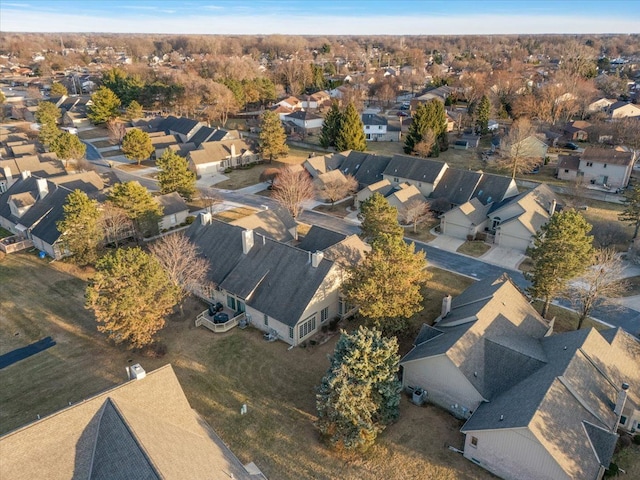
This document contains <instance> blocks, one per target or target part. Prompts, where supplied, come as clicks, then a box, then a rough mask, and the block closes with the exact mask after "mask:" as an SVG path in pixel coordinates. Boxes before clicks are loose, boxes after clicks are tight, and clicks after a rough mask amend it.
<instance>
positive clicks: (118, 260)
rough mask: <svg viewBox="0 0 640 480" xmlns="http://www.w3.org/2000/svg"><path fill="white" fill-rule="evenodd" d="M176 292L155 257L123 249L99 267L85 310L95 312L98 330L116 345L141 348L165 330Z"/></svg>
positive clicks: (139, 250)
mask: <svg viewBox="0 0 640 480" xmlns="http://www.w3.org/2000/svg"><path fill="white" fill-rule="evenodd" d="M175 288H176V287H174V286H173V285H172V284H171V282H170V281H169V277H168V275H167V274H166V272H165V271H164V270H163V268H162V267H161V266H160V264H159V263H158V261H157V260H156V259H155V258H154V257H152V256H150V255H148V254H146V253H145V252H143V251H142V250H141V249H140V248H139V247H136V248H131V249H123V248H120V249H118V250H116V251H115V252H112V253H108V254H107V255H105V256H104V257H102V258H101V259H100V260H98V262H97V263H96V274H95V276H94V277H93V279H92V281H91V282H90V284H89V286H88V287H87V291H86V299H87V301H86V307H87V308H89V309H91V310H93V312H94V314H95V316H96V321H97V322H98V324H99V325H98V330H99V331H101V332H104V333H107V334H108V336H109V338H110V339H111V340H113V341H114V342H115V343H126V344H128V346H129V347H130V348H142V347H145V346H147V345H149V344H151V343H152V342H153V337H154V335H155V334H156V332H157V331H158V330H160V329H161V328H162V327H163V326H164V323H165V322H164V316H165V315H167V314H168V313H169V312H171V309H172V308H173V307H174V305H175V304H176V294H175V291H174V290H175Z"/></svg>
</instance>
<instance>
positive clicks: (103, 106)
mask: <svg viewBox="0 0 640 480" xmlns="http://www.w3.org/2000/svg"><path fill="white" fill-rule="evenodd" d="M91 102H92V105H90V106H89V107H88V108H87V117H89V120H91V121H92V122H93V123H94V124H96V125H98V124H100V123H107V122H108V121H109V120H111V119H112V118H116V117H117V116H118V114H119V113H120V103H121V101H120V99H119V98H118V97H117V95H116V94H115V93H113V92H112V91H111V90H109V89H108V88H107V87H100V88H99V89H98V90H96V92H95V93H94V94H93V95H91Z"/></svg>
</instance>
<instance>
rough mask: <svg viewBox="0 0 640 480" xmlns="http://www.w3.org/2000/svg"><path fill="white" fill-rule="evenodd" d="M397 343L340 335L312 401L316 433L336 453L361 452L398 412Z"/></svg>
mask: <svg viewBox="0 0 640 480" xmlns="http://www.w3.org/2000/svg"><path fill="white" fill-rule="evenodd" d="M399 359H400V357H399V356H398V342H397V340H396V339H395V338H385V337H383V336H382V334H381V333H380V332H379V331H377V330H370V329H368V328H365V327H360V328H359V329H358V330H356V331H355V332H353V333H352V334H348V333H346V332H342V334H341V335H340V339H339V340H338V343H337V344H336V348H335V350H334V353H333V355H332V356H331V366H330V367H329V369H328V371H327V373H326V375H325V376H324V377H323V378H322V383H321V384H320V386H319V387H318V394H317V395H316V407H317V411H318V420H317V421H316V427H317V428H318V430H319V431H320V433H321V434H322V436H323V437H324V438H325V439H326V441H327V442H328V443H329V445H331V446H332V447H333V448H336V449H337V450H357V451H365V450H367V449H368V448H369V447H370V446H371V445H373V443H374V441H375V439H376V437H377V436H378V434H379V433H380V432H382V431H383V430H384V428H385V427H386V426H387V425H388V424H390V423H392V422H393V421H395V420H396V419H397V418H398V416H399V412H400V391H401V384H400V381H399V380H398V362H399Z"/></svg>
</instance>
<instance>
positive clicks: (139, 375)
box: [128, 363, 147, 380]
mask: <svg viewBox="0 0 640 480" xmlns="http://www.w3.org/2000/svg"><path fill="white" fill-rule="evenodd" d="M128 373H129V378H130V379H131V380H142V379H143V378H144V377H146V376H147V372H145V371H144V368H142V366H141V365H140V364H139V363H136V364H135V365H131V366H130V367H128Z"/></svg>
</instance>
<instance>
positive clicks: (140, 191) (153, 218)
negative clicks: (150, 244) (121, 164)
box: [109, 181, 162, 235]
mask: <svg viewBox="0 0 640 480" xmlns="http://www.w3.org/2000/svg"><path fill="white" fill-rule="evenodd" d="M109 200H110V201H111V202H112V203H113V204H114V205H115V206H117V207H120V208H122V209H123V210H124V211H125V212H126V214H127V216H128V217H129V218H130V219H131V220H132V221H133V224H134V226H135V228H136V231H137V232H138V234H139V235H150V234H155V233H156V232H157V230H158V221H159V220H160V217H161V216H162V207H161V206H160V204H159V203H158V202H157V201H156V200H155V199H154V198H153V197H152V196H151V194H150V193H149V190H147V189H146V188H145V187H143V186H142V185H140V184H139V183H138V182H136V181H133V182H125V183H117V184H115V185H114V186H113V189H112V191H111V194H110V195H109Z"/></svg>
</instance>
